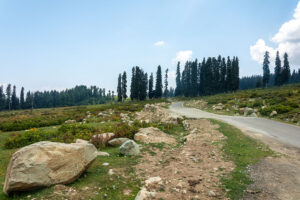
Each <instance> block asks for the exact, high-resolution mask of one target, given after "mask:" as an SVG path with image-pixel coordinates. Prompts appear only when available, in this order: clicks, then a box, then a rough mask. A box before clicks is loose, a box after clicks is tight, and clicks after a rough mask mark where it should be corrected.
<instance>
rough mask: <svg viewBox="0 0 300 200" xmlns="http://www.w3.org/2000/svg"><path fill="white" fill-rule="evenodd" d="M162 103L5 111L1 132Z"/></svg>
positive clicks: (133, 110) (152, 101)
mask: <svg viewBox="0 0 300 200" xmlns="http://www.w3.org/2000/svg"><path fill="white" fill-rule="evenodd" d="M161 101H164V100H151V101H143V102H124V103H113V104H101V105H91V106H74V107H60V108H46V109H34V110H33V111H31V110H18V111H3V112H0V130H1V131H20V130H26V129H30V128H38V127H45V126H53V125H60V124H63V123H64V122H65V121H66V120H69V119H74V120H76V121H77V122H81V121H83V119H85V118H86V112H87V111H89V112H90V113H91V116H96V115H98V113H99V112H102V111H105V110H109V109H111V110H114V111H115V112H116V113H117V112H135V111H139V110H141V109H142V108H143V106H144V105H145V104H147V103H157V102H161Z"/></svg>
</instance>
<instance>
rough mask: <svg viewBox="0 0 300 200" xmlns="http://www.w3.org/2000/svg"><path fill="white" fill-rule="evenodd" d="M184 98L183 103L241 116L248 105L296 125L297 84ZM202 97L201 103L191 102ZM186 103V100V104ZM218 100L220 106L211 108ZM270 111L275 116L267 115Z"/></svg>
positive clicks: (299, 89) (263, 114) (299, 113)
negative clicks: (221, 107)
mask: <svg viewBox="0 0 300 200" xmlns="http://www.w3.org/2000/svg"><path fill="white" fill-rule="evenodd" d="M185 100H187V103H186V105H190V106H192V107H199V108H201V109H204V110H206V111H209V112H214V113H218V114H227V115H243V114H244V109H245V108H252V109H253V111H251V112H250V113H249V114H251V113H252V112H255V113H256V114H257V115H258V116H259V117H267V118H273V119H277V120H280V121H284V122H288V123H292V124H297V125H300V84H291V85H284V86H281V87H271V88H266V89H251V90H241V91H237V92H235V93H224V94H217V95H212V96H205V97H199V98H193V99H185ZM194 100H202V101H204V102H205V103H198V104H197V102H196V103H194V105H193V101H194ZM189 102H190V103H189ZM219 103H221V104H222V106H224V108H223V109H221V110H217V109H213V107H214V106H216V105H217V104H219ZM272 111H276V112H277V115H274V116H270V114H271V112H272Z"/></svg>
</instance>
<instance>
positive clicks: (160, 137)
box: [134, 127, 176, 144]
mask: <svg viewBox="0 0 300 200" xmlns="http://www.w3.org/2000/svg"><path fill="white" fill-rule="evenodd" d="M134 140H135V141H139V142H143V143H162V142H163V143H166V144H174V143H176V140H175V139H174V138H173V137H171V136H170V135H168V134H166V133H164V132H162V131H161V130H159V129H158V128H154V127H148V128H141V129H140V130H139V132H138V133H136V134H135V135H134Z"/></svg>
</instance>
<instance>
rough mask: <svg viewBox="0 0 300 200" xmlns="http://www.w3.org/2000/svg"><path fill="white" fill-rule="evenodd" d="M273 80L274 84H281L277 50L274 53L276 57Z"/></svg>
mask: <svg viewBox="0 0 300 200" xmlns="http://www.w3.org/2000/svg"><path fill="white" fill-rule="evenodd" d="M274 70H275V72H274V75H275V80H274V85H276V86H280V85H281V61H280V58H279V52H278V51H277V53H276V59H275V69H274Z"/></svg>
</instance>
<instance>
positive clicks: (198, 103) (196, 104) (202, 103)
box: [186, 100, 207, 109]
mask: <svg viewBox="0 0 300 200" xmlns="http://www.w3.org/2000/svg"><path fill="white" fill-rule="evenodd" d="M186 106H188V107H195V108H199V109H203V108H206V107H207V102H206V101H203V100H191V101H187V102H186Z"/></svg>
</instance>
